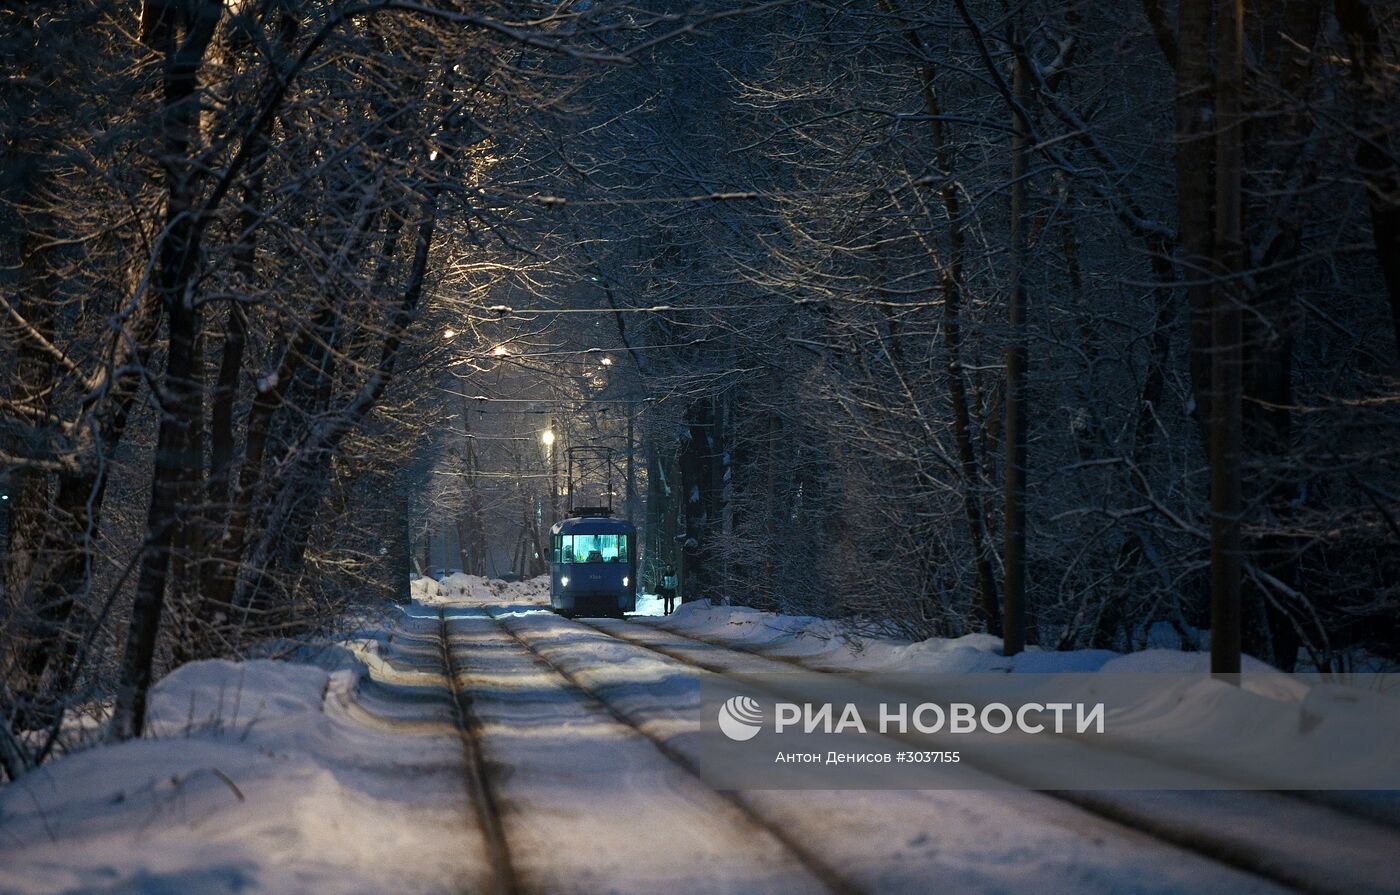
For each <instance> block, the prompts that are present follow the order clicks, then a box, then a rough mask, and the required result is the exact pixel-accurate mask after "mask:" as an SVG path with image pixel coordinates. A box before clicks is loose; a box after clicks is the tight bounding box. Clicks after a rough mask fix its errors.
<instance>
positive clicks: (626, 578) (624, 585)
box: [622, 575, 632, 587]
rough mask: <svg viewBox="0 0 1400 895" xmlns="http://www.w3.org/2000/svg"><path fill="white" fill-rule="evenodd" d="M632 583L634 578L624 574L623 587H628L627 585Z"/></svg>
mask: <svg viewBox="0 0 1400 895" xmlns="http://www.w3.org/2000/svg"><path fill="white" fill-rule="evenodd" d="M631 583H632V579H631V578H628V577H627V576H626V575H623V576H622V586H623V587H626V586H628V585H629V584H631Z"/></svg>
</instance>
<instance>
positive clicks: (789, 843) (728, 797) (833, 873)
mask: <svg viewBox="0 0 1400 895" xmlns="http://www.w3.org/2000/svg"><path fill="white" fill-rule="evenodd" d="M490 610H491V607H486V608H485V610H484V611H485V612H486V613H487V616H488V617H489V618H491V620H492V621H493V622H494V623H495V625H496V626H497V628H498V629H499V630H501V631H502V632H503V633H505V634H506V636H508V637H509V638H510V639H511V640H512V641H513V642H514V643H516V644H518V645H519V646H520V647H521V648H523V649H525V650H527V651H528V652H529V653H530V655H532V656H533V657H535V658H536V659H537V660H538V661H539V662H540V663H542V664H543V665H544V666H545V667H547V668H549V669H550V670H551V671H552V672H553V673H554V674H556V675H558V676H559V677H560V678H562V679H563V680H564V681H565V682H567V683H568V685H569V686H570V687H572V688H573V689H574V690H576V691H577V692H579V693H581V694H583V695H584V696H586V697H587V698H588V699H589V700H591V701H592V702H593V703H595V704H597V705H598V706H600V707H601V708H602V709H603V710H604V711H606V712H607V714H608V715H609V716H610V717H611V718H612V719H613V720H614V721H616V722H617V723H619V724H622V725H625V726H626V727H628V728H630V729H631V730H633V731H635V732H636V733H637V734H639V735H641V736H642V737H645V738H646V739H647V740H648V741H649V742H650V743H651V744H652V745H653V746H654V747H655V748H656V750H657V751H658V752H659V753H660V754H661V755H662V756H664V757H665V758H666V759H667V760H669V761H670V762H671V764H673V765H674V766H676V767H678V768H680V769H681V770H682V771H684V772H685V773H686V774H687V775H688V776H690V777H692V778H694V779H695V780H696V781H698V782H699V783H700V784H701V786H703V787H704V788H705V789H706V790H707V791H708V792H710V793H712V794H714V795H715V796H716V797H718V798H720V799H722V800H723V801H724V802H726V803H728V805H729V806H730V807H731V808H732V809H734V810H735V811H736V812H737V813H738V814H739V816H741V817H743V818H744V819H745V822H746V823H748V824H749V825H750V826H751V827H752V828H753V829H754V830H755V831H758V832H761V833H762V834H764V835H766V836H769V837H771V838H772V839H773V840H774V841H776V842H777V843H779V844H780V845H781V846H782V847H783V849H785V850H786V851H787V852H788V853H789V854H790V855H791V856H792V858H793V859H794V860H795V862H796V863H797V865H798V866H800V867H801V868H802V869H803V870H804V871H805V872H806V873H807V874H808V875H810V876H811V877H812V878H813V880H814V881H816V882H817V883H819V884H820V885H821V887H822V888H823V889H824V890H825V891H827V892H831V893H833V895H867V890H866V889H865V888H864V887H862V886H860V885H857V884H856V883H855V882H853V881H852V880H850V879H849V878H847V877H846V876H845V875H844V874H842V873H841V872H840V871H838V870H837V869H836V868H834V867H832V866H831V865H830V864H829V863H828V862H826V861H825V860H823V859H822V858H821V857H820V856H819V855H818V854H817V853H816V852H815V851H814V850H813V849H811V848H810V847H809V846H808V845H807V844H806V843H803V842H801V841H799V840H798V839H796V838H795V837H794V836H793V835H792V834H791V832H790V831H788V830H786V829H784V828H782V827H780V826H778V825H776V824H774V823H772V822H770V821H769V820H768V819H767V818H766V817H764V816H763V815H762V814H761V813H760V812H758V811H757V810H756V809H755V808H754V807H753V806H752V805H751V804H749V803H748V802H747V801H746V800H745V799H744V798H743V797H742V795H740V794H739V793H737V792H735V791H733V790H721V789H717V788H716V787H715V786H714V785H713V784H712V782H711V781H709V780H707V779H706V778H705V776H704V774H703V773H702V772H701V771H700V770H699V768H697V767H696V765H695V764H694V762H692V761H691V760H690V759H689V758H687V757H686V756H685V755H684V754H682V753H681V752H679V751H677V750H676V749H675V748H674V747H672V746H671V745H670V744H669V743H668V742H667V741H666V739H664V738H662V737H659V736H657V735H656V734H654V733H653V732H652V731H649V730H647V729H646V728H645V727H644V726H643V725H641V724H639V723H638V722H636V721H635V720H633V719H632V718H630V717H629V716H628V715H627V714H626V713H625V712H623V711H621V710H620V709H618V707H617V706H616V704H615V703H614V702H613V701H611V700H609V699H608V698H607V697H605V696H604V695H603V694H602V693H600V692H599V690H598V688H595V687H591V686H589V685H588V684H586V683H585V682H583V681H582V680H580V678H579V676H578V675H577V674H575V673H574V672H572V671H570V670H569V669H567V668H564V667H563V666H561V665H560V664H559V663H557V662H555V661H554V660H553V659H551V658H550V657H549V656H547V655H546V654H545V653H544V652H543V651H541V650H540V649H539V648H538V647H536V646H535V645H534V644H533V643H531V642H530V641H528V640H527V639H525V638H523V637H521V636H520V635H519V634H518V633H516V632H515V631H514V630H512V629H511V628H510V626H509V625H507V624H505V623H504V622H503V621H502V620H501V619H500V618H499V617H498V616H497V615H496V614H495V613H492V612H491V611H490ZM579 624H585V625H586V623H583V622H579ZM588 627H591V626H588Z"/></svg>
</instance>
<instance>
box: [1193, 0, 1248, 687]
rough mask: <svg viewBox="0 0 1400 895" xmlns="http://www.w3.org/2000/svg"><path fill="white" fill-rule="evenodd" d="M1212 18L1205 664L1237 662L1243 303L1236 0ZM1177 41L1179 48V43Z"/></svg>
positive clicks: (1231, 667)
mask: <svg viewBox="0 0 1400 895" xmlns="http://www.w3.org/2000/svg"><path fill="white" fill-rule="evenodd" d="M1217 12H1218V17H1217V21H1216V66H1217V68H1216V71H1217V76H1216V116H1215V118H1216V122H1217V125H1218V127H1219V131H1218V133H1217V136H1216V162H1215V178H1216V180H1215V258H1216V261H1215V270H1216V281H1215V284H1214V286H1213V289H1212V306H1211V415H1210V503H1211V525H1210V577H1211V632H1210V666H1211V672H1212V673H1215V674H1238V673H1239V670H1240V629H1241V609H1240V581H1241V560H1242V556H1241V547H1242V544H1241V538H1240V510H1241V499H1240V447H1241V420H1240V394H1241V380H1242V376H1241V374H1242V372H1243V371H1242V370H1241V366H1242V344H1241V324H1242V317H1243V315H1242V311H1241V307H1240V305H1241V299H1240V291H1241V290H1240V283H1239V279H1238V273H1239V271H1240V270H1241V267H1242V261H1243V258H1242V246H1241V233H1240V203H1241V195H1240V192H1241V169H1242V166H1243V154H1242V140H1241V134H1240V131H1241V128H1242V126H1243V120H1242V116H1241V114H1240V112H1241V98H1240V96H1241V92H1242V86H1243V71H1244V62H1243V56H1244V53H1243V44H1244V11H1243V8H1242V0H1219V7H1218V10H1217ZM1183 49H1184V48H1183Z"/></svg>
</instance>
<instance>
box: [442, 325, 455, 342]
mask: <svg viewBox="0 0 1400 895" xmlns="http://www.w3.org/2000/svg"><path fill="white" fill-rule="evenodd" d="M456 335H457V330H455V329H453V328H452V327H450V326H449V327H448V328H447V329H445V330H443V333H442V337H443V338H444V339H450V338H453V337H454V336H456Z"/></svg>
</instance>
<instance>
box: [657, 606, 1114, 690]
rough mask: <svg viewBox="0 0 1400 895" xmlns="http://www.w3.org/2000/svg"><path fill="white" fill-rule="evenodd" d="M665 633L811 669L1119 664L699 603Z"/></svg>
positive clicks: (1097, 654)
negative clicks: (869, 632)
mask: <svg viewBox="0 0 1400 895" xmlns="http://www.w3.org/2000/svg"><path fill="white" fill-rule="evenodd" d="M666 627H668V628H670V629H672V630H675V631H677V632H680V633H683V634H692V635H694V636H697V637H709V638H720V639H724V640H728V641H733V642H734V643H735V644H736V645H740V646H743V647H745V648H748V649H759V650H762V651H763V652H764V653H766V654H768V655H774V656H783V657H787V658H796V659H802V660H803V661H804V662H806V663H807V664H809V665H812V666H813V667H821V668H832V669H841V670H847V671H882V672H913V673H929V674H970V673H973V672H982V671H1022V672H1038V673H1040V672H1072V671H1075V672H1083V671H1098V670H1099V669H1100V668H1102V667H1103V666H1104V665H1105V664H1106V663H1108V662H1110V661H1114V660H1117V659H1119V657H1120V654H1119V653H1116V652H1113V651H1112V650H1067V651H1063V652H1059V651H1052V650H1042V649H1040V648H1039V647H1035V646H1032V647H1029V648H1027V650H1026V651H1025V652H1024V653H1021V654H1020V655H1018V656H1014V657H1012V658H1009V659H1008V658H1006V657H1005V656H1002V655H1001V639H1000V638H999V637H993V636H992V635H990V634H965V635H963V636H962V637H953V638H940V637H934V638H930V639H928V640H921V641H917V642H910V641H907V640H893V639H883V638H875V637H868V636H862V635H859V634H856V633H854V632H853V631H852V630H851V629H850V626H849V625H845V624H843V623H841V622H839V621H832V620H831V619H822V618H813V617H811V616H798V615H780V614H777V613H773V612H760V611H758V610H757V609H748V608H745V607H740V606H715V605H712V604H711V603H710V601H708V600H697V601H694V602H690V603H685V604H683V605H682V606H680V607H678V608H677V610H676V612H675V613H674V614H672V615H671V617H670V618H669V619H668V620H667V621H666Z"/></svg>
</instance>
